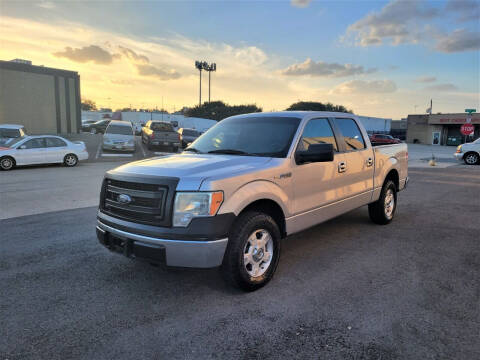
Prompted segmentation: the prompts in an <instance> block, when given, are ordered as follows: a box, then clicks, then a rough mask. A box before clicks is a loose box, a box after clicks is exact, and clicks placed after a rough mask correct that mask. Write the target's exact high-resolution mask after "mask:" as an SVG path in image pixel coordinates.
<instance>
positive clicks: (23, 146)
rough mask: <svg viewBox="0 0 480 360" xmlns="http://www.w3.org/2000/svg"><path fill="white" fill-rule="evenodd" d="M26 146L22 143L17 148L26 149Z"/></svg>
mask: <svg viewBox="0 0 480 360" xmlns="http://www.w3.org/2000/svg"><path fill="white" fill-rule="evenodd" d="M26 148H27V145H22V146H20V147H19V149H26Z"/></svg>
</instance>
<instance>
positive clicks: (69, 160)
mask: <svg viewBox="0 0 480 360" xmlns="http://www.w3.org/2000/svg"><path fill="white" fill-rule="evenodd" d="M65 163H66V164H67V165H68V166H74V165H75V164H76V163H77V158H76V157H75V155H67V156H65Z"/></svg>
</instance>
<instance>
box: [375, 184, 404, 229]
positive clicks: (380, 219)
mask: <svg viewBox="0 0 480 360" xmlns="http://www.w3.org/2000/svg"><path fill="white" fill-rule="evenodd" d="M396 208H397V187H396V186H395V183H394V182H393V181H391V180H388V181H387V182H385V184H384V185H383V187H382V192H381V193H380V198H379V199H378V200H377V201H375V202H374V203H371V204H368V214H369V215H370V219H371V220H372V221H373V222H374V223H376V224H380V225H386V224H388V223H389V222H391V221H392V220H393V216H394V215H395V210H396Z"/></svg>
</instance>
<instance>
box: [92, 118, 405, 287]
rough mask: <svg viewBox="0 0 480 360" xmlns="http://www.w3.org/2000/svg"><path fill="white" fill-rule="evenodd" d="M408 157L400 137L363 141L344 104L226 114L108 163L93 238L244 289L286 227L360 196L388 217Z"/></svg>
mask: <svg viewBox="0 0 480 360" xmlns="http://www.w3.org/2000/svg"><path fill="white" fill-rule="evenodd" d="M407 162H408V152H407V145H406V144H395V145H384V146H378V147H372V145H371V144H370V141H369V138H368V135H367V133H366V131H365V129H364V128H363V126H362V124H361V123H360V121H359V120H358V118H357V117H356V116H355V115H353V114H346V113H334V112H275V113H255V114H248V115H239V116H234V117H230V118H227V119H225V120H223V121H221V122H219V123H218V124H217V125H215V126H214V127H212V128H211V129H209V130H208V131H207V132H206V133H205V134H203V135H202V136H200V137H199V138H198V139H197V140H196V141H195V142H193V143H192V144H190V145H189V146H188V147H187V148H186V149H185V151H184V152H183V153H181V154H175V155H170V156H165V157H157V158H152V159H146V160H141V161H136V162H132V163H130V164H126V165H123V166H120V167H118V168H116V169H114V170H111V171H108V172H107V173H106V175H105V179H104V182H103V186H102V190H101V195H100V206H99V209H98V216H97V237H98V239H99V241H100V243H101V244H103V245H104V246H105V247H107V248H108V249H109V250H111V251H114V252H120V253H122V254H124V255H125V256H128V257H133V258H139V259H145V260H147V261H149V262H151V263H159V262H164V263H166V265H167V266H179V267H197V268H210V267H218V266H221V270H222V273H223V275H224V277H225V278H226V279H227V280H228V281H229V282H230V283H232V284H233V285H236V286H238V287H240V288H242V289H245V290H248V291H252V290H255V289H257V288H259V287H261V286H263V285H265V284H266V283H267V282H268V281H269V280H270V279H271V278H272V276H273V274H274V272H275V269H276V267H277V264H278V261H279V258H280V249H281V240H282V239H283V238H285V237H286V236H288V235H290V234H294V233H297V232H299V231H302V230H304V229H307V228H309V227H311V226H314V225H317V224H319V223H321V222H323V221H326V220H328V219H331V218H333V217H336V216H338V215H341V214H344V213H346V212H348V211H350V210H352V209H355V208H358V207H360V206H364V205H368V210H369V215H370V218H371V219H372V220H373V221H374V222H375V223H377V224H382V225H383V224H388V223H389V222H391V221H392V219H393V217H394V215H395V209H396V206H397V193H398V192H399V191H400V190H403V189H404V188H405V187H406V185H407V182H408V176H407Z"/></svg>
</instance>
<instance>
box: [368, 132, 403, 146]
mask: <svg viewBox="0 0 480 360" xmlns="http://www.w3.org/2000/svg"><path fill="white" fill-rule="evenodd" d="M370 142H371V143H372V145H374V146H375V145H388V144H400V143H401V142H402V141H401V140H400V139H396V138H394V137H393V136H392V135H384V134H373V135H371V136H370Z"/></svg>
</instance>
